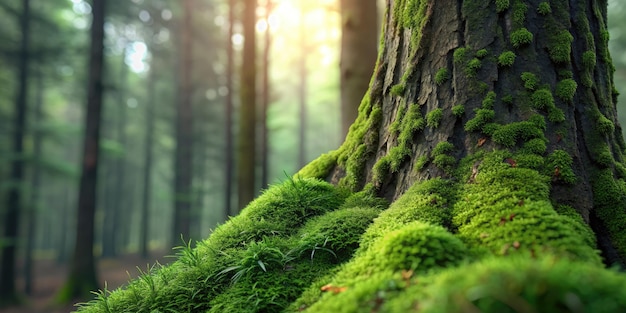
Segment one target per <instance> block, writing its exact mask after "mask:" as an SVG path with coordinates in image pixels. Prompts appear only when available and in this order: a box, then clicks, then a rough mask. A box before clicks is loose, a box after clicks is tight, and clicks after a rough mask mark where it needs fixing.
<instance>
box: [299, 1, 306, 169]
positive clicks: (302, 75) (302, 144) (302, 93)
mask: <svg viewBox="0 0 626 313" xmlns="http://www.w3.org/2000/svg"><path fill="white" fill-rule="evenodd" d="M301 10H302V11H301V12H300V29H299V31H300V34H299V38H300V57H299V58H298V79H299V81H300V86H299V88H298V103H299V104H300V106H299V108H300V111H299V122H300V123H299V124H300V127H299V130H298V166H299V167H300V168H302V167H303V166H304V165H306V161H307V159H306V143H307V138H306V133H307V119H308V117H307V100H306V97H307V76H308V70H307V55H308V49H307V48H308V47H307V40H306V36H307V34H306V31H305V26H304V20H305V18H304V16H305V14H304V8H301Z"/></svg>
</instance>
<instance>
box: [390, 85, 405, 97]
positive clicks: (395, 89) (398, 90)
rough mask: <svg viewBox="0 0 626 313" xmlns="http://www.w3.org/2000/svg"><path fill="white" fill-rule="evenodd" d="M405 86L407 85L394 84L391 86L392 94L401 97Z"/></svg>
mask: <svg viewBox="0 0 626 313" xmlns="http://www.w3.org/2000/svg"><path fill="white" fill-rule="evenodd" d="M405 88H406V86H405V85H404V84H397V85H393V86H391V94H392V95H394V96H398V97H400V96H402V95H403V94H404V90H405Z"/></svg>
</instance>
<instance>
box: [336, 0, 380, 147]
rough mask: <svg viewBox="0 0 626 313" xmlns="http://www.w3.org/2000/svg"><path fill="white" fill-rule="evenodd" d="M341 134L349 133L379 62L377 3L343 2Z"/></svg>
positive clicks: (365, 1) (370, 1)
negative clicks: (377, 58) (376, 64)
mask: <svg viewBox="0 0 626 313" xmlns="http://www.w3.org/2000/svg"><path fill="white" fill-rule="evenodd" d="M340 4H341V56H340V62H339V63H340V68H341V69H340V71H341V74H340V78H341V79H340V83H341V131H342V137H345V136H346V134H347V133H348V129H349V128H350V125H352V123H353V122H354V120H355V119H356V116H357V113H358V109H359V104H361V100H362V99H363V94H365V91H367V87H368V85H369V82H370V78H371V76H372V72H373V70H374V64H375V63H376V49H377V44H378V40H377V38H376V37H374V36H373V35H372V34H376V32H377V31H378V27H379V25H380V24H379V23H378V21H377V20H378V10H377V6H376V0H341V1H340Z"/></svg>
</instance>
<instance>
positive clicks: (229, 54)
mask: <svg viewBox="0 0 626 313" xmlns="http://www.w3.org/2000/svg"><path fill="white" fill-rule="evenodd" d="M234 24H235V0H228V35H227V40H226V58H227V61H226V89H228V94H226V97H225V98H224V115H225V117H224V128H225V130H224V141H225V142H226V151H224V159H225V161H224V212H223V213H224V220H227V219H228V217H229V216H230V214H231V208H232V204H231V202H232V201H231V200H232V197H233V190H232V189H233V94H234V88H233V74H234V73H235V65H234V62H235V55H234V51H233V35H234V33H235V32H234V27H235V25H234Z"/></svg>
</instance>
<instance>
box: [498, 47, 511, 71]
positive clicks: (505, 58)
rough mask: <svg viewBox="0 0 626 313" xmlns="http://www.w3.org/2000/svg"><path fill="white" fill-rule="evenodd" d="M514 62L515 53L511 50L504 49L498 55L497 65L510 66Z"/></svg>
mask: <svg viewBox="0 0 626 313" xmlns="http://www.w3.org/2000/svg"><path fill="white" fill-rule="evenodd" d="M514 62H515V53H514V52H513V51H504V52H502V54H500V56H499V57H498V65H500V66H506V67H511V66H512V65H513V63H514Z"/></svg>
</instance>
